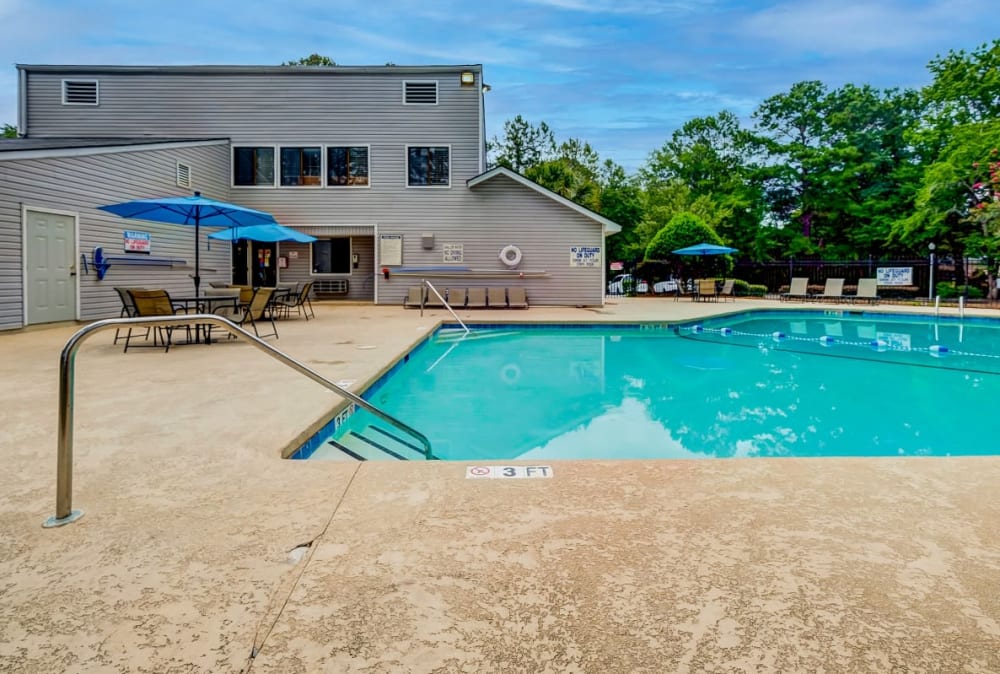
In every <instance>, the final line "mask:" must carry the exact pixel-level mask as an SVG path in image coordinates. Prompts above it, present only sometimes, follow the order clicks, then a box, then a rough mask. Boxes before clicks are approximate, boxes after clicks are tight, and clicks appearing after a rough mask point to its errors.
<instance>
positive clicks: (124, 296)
mask: <svg viewBox="0 0 1000 674" xmlns="http://www.w3.org/2000/svg"><path fill="white" fill-rule="evenodd" d="M135 290H145V288H135ZM128 291H129V289H128V288H122V287H120V286H119V287H116V288H115V292H116V293H118V299H119V300H121V303H122V310H121V313H120V314H118V316H119V318H133V317H134V316H138V315H139V314H138V313H137V312H136V310H135V302H133V301H132V296H131V295H129V294H128ZM124 329H125V328H116V329H115V341H113V342H112V344H117V343H118V340H119V339H125V337H123V336H120V333H121V331H122V330H124ZM128 333H129V334H130V335H131V334H132V328H128ZM143 339H149V328H146V334H145V336H144V337H143Z"/></svg>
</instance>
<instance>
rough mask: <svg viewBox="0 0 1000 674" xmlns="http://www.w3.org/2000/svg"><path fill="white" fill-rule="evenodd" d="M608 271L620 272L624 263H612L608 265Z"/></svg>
mask: <svg viewBox="0 0 1000 674" xmlns="http://www.w3.org/2000/svg"><path fill="white" fill-rule="evenodd" d="M608 269H610V270H611V271H621V270H623V269H625V263H624V262H612V263H611V264H610V265H608Z"/></svg>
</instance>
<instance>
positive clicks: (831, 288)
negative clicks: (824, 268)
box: [813, 278, 844, 302]
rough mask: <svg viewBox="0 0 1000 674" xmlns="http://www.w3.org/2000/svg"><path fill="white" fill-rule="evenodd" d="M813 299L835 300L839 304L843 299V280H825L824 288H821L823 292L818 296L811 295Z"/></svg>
mask: <svg viewBox="0 0 1000 674" xmlns="http://www.w3.org/2000/svg"><path fill="white" fill-rule="evenodd" d="M813 299H817V300H836V301H837V302H841V301H843V299H844V279H842V278H828V279H827V280H826V286H824V288H823V292H821V293H820V294H818V295H813Z"/></svg>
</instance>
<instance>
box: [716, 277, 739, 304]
mask: <svg viewBox="0 0 1000 674" xmlns="http://www.w3.org/2000/svg"><path fill="white" fill-rule="evenodd" d="M718 296H719V297H726V298H728V299H731V300H732V301H733V302H735V301H736V281H734V280H733V279H726V281H725V282H724V283H723V284H722V290H720V291H719V295H718Z"/></svg>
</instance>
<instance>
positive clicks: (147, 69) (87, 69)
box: [17, 63, 483, 75]
mask: <svg viewBox="0 0 1000 674" xmlns="http://www.w3.org/2000/svg"><path fill="white" fill-rule="evenodd" d="M17 69H18V70H23V71H26V72H35V73H68V74H72V73H77V74H83V73H86V74H88V75H93V74H99V73H133V74H140V75H148V74H154V73H159V74H175V75H196V74H203V75H260V74H264V75H284V74H296V75H302V74H309V75H337V74H340V75H350V74H358V75H364V74H372V73H380V74H384V73H400V74H404V75H420V74H425V75H427V74H434V73H454V72H458V71H461V70H472V71H474V72H482V70H483V66H482V64H478V63H477V64H469V65H428V66H397V65H384V66H281V65H275V66H248V65H189V66H163V65H143V66H136V65H132V66H122V65H89V66H88V65H48V64H29V63H18V64H17Z"/></svg>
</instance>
